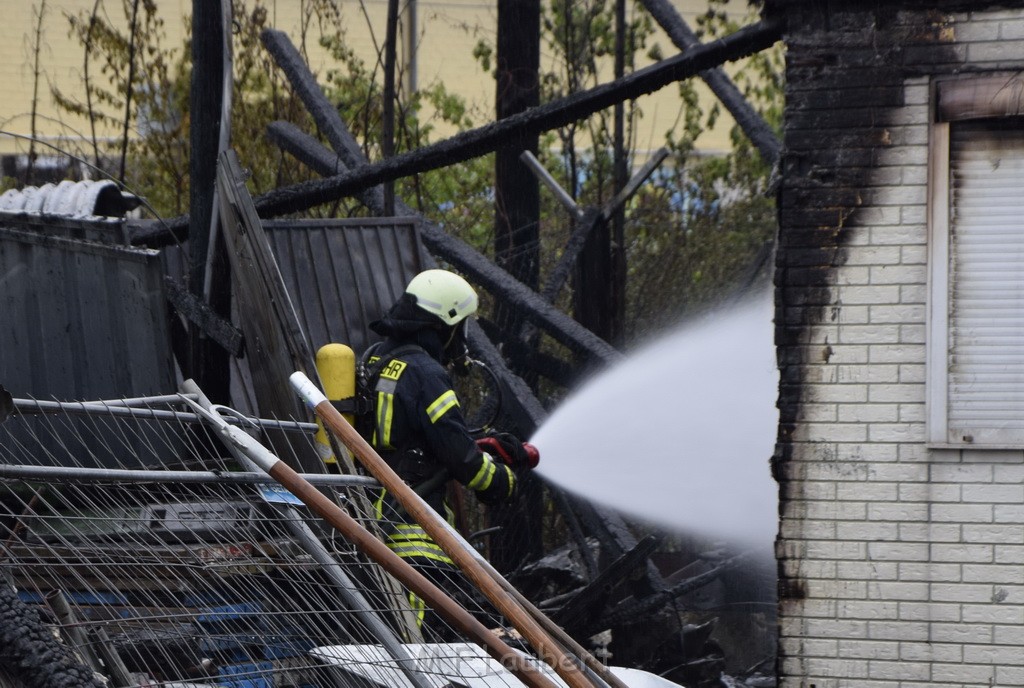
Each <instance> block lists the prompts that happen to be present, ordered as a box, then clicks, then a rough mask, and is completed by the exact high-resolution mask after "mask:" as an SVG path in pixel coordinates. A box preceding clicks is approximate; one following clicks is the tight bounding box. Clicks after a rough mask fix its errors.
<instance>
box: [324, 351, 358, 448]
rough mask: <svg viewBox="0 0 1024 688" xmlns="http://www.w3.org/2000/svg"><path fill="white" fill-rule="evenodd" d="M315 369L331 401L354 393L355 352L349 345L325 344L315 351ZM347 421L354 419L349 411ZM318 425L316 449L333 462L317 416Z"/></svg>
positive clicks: (348, 396)
mask: <svg viewBox="0 0 1024 688" xmlns="http://www.w3.org/2000/svg"><path fill="white" fill-rule="evenodd" d="M316 369H317V372H318V373H319V374H320V382H321V383H322V384H323V386H324V394H325V395H326V396H327V398H328V399H330V400H331V401H338V400H340V399H349V398H351V397H352V396H354V395H355V393H356V354H355V352H354V351H352V348H351V347H348V346H345V345H344V344H336V343H332V344H325V345H324V346H322V347H320V350H319V351H317V352H316ZM344 416H345V420H347V421H348V422H349V423H352V422H353V421H354V418H353V417H352V414H351V413H346V414H344ZM316 423H317V425H319V426H320V428H319V430H317V433H316V441H317V450H318V451H319V453H320V457H321V458H322V459H323V461H324V463H329V464H334V463H337V462H338V460H337V458H335V456H334V452H333V450H332V449H331V442H330V440H329V439H328V438H327V432H326V431H325V430H324V426H323V423H321V422H320V419H319V418H317V421H316Z"/></svg>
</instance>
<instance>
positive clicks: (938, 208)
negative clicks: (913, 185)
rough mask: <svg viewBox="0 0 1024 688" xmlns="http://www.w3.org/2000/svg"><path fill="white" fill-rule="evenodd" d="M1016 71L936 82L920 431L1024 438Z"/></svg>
mask: <svg viewBox="0 0 1024 688" xmlns="http://www.w3.org/2000/svg"><path fill="white" fill-rule="evenodd" d="M1021 86H1022V82H1021V79H1020V76H1019V75H999V76H989V77H981V78H978V77H975V78H971V79H958V80H954V81H948V82H942V83H939V84H938V85H937V90H936V94H937V103H938V107H937V109H936V112H937V119H938V121H937V122H936V123H935V124H934V125H933V126H932V138H931V144H930V145H931V153H930V174H931V179H930V195H931V199H930V218H929V220H930V222H929V230H930V238H929V261H930V275H929V277H930V288H929V330H928V340H927V341H928V378H927V385H928V403H929V409H928V438H929V441H930V442H931V444H933V445H936V446H960V447H971V446H973V447H985V448H1014V449H1018V448H1024V118H1022V117H1021V112H1022V108H1021V93H1022V92H1024V90H1022V88H1021Z"/></svg>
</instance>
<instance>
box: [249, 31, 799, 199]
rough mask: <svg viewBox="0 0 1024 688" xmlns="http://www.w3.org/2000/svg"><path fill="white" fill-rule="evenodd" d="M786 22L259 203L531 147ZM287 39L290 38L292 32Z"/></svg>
mask: <svg viewBox="0 0 1024 688" xmlns="http://www.w3.org/2000/svg"><path fill="white" fill-rule="evenodd" d="M782 28H783V23H782V20H781V19H779V18H771V19H765V20H762V21H760V22H758V23H756V24H752V25H750V26H747V27H744V28H742V29H740V30H739V31H737V32H735V33H733V34H731V35H729V36H726V37H724V38H720V39H717V40H715V41H713V42H711V43H706V44H701V45H698V46H695V47H694V48H692V49H690V50H687V51H686V52H684V53H682V54H680V55H677V56H675V57H671V58H669V59H667V60H663V61H661V62H658V63H657V64H653V65H651V66H649V67H646V68H644V69H641V70H638V71H636V72H633V73H632V74H629V75H627V76H624V77H622V78H621V79H617V80H615V81H612V82H609V83H607V84H602V85H600V86H596V87H594V88H592V89H589V90H586V91H580V92H579V93H574V94H572V95H569V96H566V97H565V98H561V99H559V100H556V101H553V102H550V103H546V104H544V105H540V106H538V107H535V108H530V109H529V110H526V111H525V112H522V113H519V114H517V115H511V116H509V117H506V118H505V119H502V120H498V121H496V122H491V123H490V124H487V125H484V126H482V127H479V128H477V129H472V130H470V131H465V132H462V133H460V134H456V135H455V136H452V137H451V138H449V139H446V140H444V141H441V142H438V143H435V144H432V145H429V146H424V147H423V148H419V149H417V150H415V151H411V152H408V153H403V154H402V155H396V156H395V157H393V158H389V159H388V160H382V161H380V162H377V163H371V164H367V165H363V166H361V167H360V168H358V169H356V168H353V169H351V170H350V171H348V172H345V173H343V174H339V175H335V176H333V177H330V178H327V179H323V180H315V181H309V182H303V183H300V184H293V185H291V186H287V187H282V188H279V189H275V190H273V191H269V192H267V193H265V194H263V195H262V196H260V197H259V198H258V199H256V200H255V203H256V208H257V210H258V211H259V213H260V215H262V216H265V217H267V216H275V215H282V214H287V213H296V212H301V211H303V210H307V209H309V208H312V207H314V206H317V205H320V204H323V203H330V202H333V201H335V200H337V199H338V198H341V197H343V196H346V195H353V194H355V193H357V192H359V191H361V190H363V189H365V188H367V187H369V186H374V185H377V184H381V183H383V182H386V181H389V180H392V179H398V178H400V177H405V176H409V175H411V174H417V173H419V172H427V171H429V170H432V169H437V168H438V167H445V166H448V165H453V164H455V163H458V162H463V161H465V160H469V159H471V158H475V157H478V156H480V155H484V154H485V153H490V152H492V151H494V150H495V149H497V148H498V147H499V146H514V145H516V144H517V143H518V144H521V146H520V147H522V148H525V147H526V145H525V143H526V141H527V139H528V138H529V137H530V136H533V135H537V134H540V133H543V132H545V131H548V130H550V129H555V128H558V127H561V126H565V125H566V124H570V123H572V122H575V121H577V120H580V119H584V118H586V117H588V116H590V115H592V114H594V113H595V112H598V111H600V110H604V109H605V108H608V107H611V106H612V105H614V104H615V103H617V102H619V101H621V100H628V99H631V98H638V97H639V96H642V95H645V94H647V93H652V92H654V91H657V90H658V89H660V88H663V87H665V86H667V85H669V84H671V83H675V82H677V81H680V80H682V79H687V78H689V77H692V76H694V75H696V74H698V73H700V72H702V71H704V70H707V69H710V68H712V67H716V66H718V65H720V64H722V63H724V62H729V61H731V60H737V59H740V58H742V57H746V56H748V55H751V54H753V53H756V52H760V51H761V50H764V49H766V48H768V47H770V46H771V45H772V44H774V43H775V42H776V41H778V40H779V39H780V38H781V37H782ZM273 34H280V32H276V31H272V30H268V31H266V32H264V34H263V37H264V43H265V44H266V45H267V47H268V50H270V51H271V53H273V52H274V48H273V47H272V45H273V44H274V41H273V40H271V38H272V36H273ZM280 35H281V36H284V35H283V34H280ZM268 36H269V37H271V38H268ZM284 38H285V40H287V37H286V36H284ZM289 45H290V42H289ZM293 49H294V48H293ZM275 57H276V55H275Z"/></svg>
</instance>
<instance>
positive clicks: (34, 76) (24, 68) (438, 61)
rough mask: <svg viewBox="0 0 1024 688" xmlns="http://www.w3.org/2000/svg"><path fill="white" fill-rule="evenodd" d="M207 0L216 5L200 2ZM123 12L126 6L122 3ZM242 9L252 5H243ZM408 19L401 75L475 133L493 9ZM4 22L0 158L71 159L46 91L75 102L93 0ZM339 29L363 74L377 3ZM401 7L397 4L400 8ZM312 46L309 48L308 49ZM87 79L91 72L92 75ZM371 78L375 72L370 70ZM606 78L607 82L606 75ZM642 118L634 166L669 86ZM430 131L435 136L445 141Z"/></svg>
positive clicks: (711, 148) (487, 99)
mask: <svg viewBox="0 0 1024 688" xmlns="http://www.w3.org/2000/svg"><path fill="white" fill-rule="evenodd" d="M206 1H209V2H216V1H217V0H206ZM673 1H674V4H675V6H676V8H677V10H678V11H679V12H680V14H681V15H682V16H683V17H684V18H685V19H686V20H687V22H688V23H689V24H690V26H691V27H695V26H696V23H695V19H696V17H697V15H698V14H700V13H702V12H703V11H705V10H706V9H707V0H673ZM156 3H157V6H158V8H159V12H160V16H161V17H162V18H163V20H164V30H165V31H166V39H165V42H164V45H166V46H168V47H175V48H177V49H178V50H179V52H180V51H181V50H183V49H184V48H183V45H184V37H185V36H186V33H187V22H188V21H189V20H188V17H189V15H190V14H191V10H192V0H156ZM127 4H128V5H130V4H131V3H130V2H128V3H127ZM246 4H247V5H250V6H251V5H252V4H253V2H251V0H250V2H247V3H246ZM261 4H263V5H264V6H265V7H266V8H267V11H268V15H269V23H270V24H271V25H272V26H273V27H274V28H277V29H280V30H282V31H284V32H285V33H287V34H289V35H290V36H291V37H292V39H293V40H294V41H295V42H296V43H298V42H299V40H300V36H301V35H302V23H303V20H302V17H303V12H304V10H305V8H306V7H307V6H308V3H307V2H304V1H303V0H264V1H263V2H262V3H261ZM413 4H414V6H415V11H414V12H413V14H412V18H413V21H414V22H415V31H412V32H409V31H408V30H407V27H408V26H409V25H410V24H409V17H408V16H405V17H403V19H404V20H405V24H404V25H403V29H404V30H405V33H406V34H407V35H413V36H415V49H414V52H413V54H414V55H415V59H414V62H413V63H412V67H411V68H410V67H409V66H408V65H409V63H408V62H407V59H408V54H409V52H410V47H409V46H405V50H404V51H403V55H402V57H401V59H402V60H403V64H405V65H406V68H405V69H404V71H405V73H406V75H407V76H410V75H414V82H415V84H416V85H417V86H419V87H429V86H430V85H432V84H435V83H437V82H440V83H443V84H444V85H445V87H446V89H447V90H448V91H449V92H452V93H455V94H458V95H460V96H461V97H462V98H464V99H465V101H466V103H467V105H468V107H469V115H470V118H471V119H472V121H473V122H474V124H475V125H477V126H479V125H481V124H484V123H486V122H488V121H490V120H491V119H493V112H494V105H493V104H494V80H493V76H492V75H491V74H488V73H487V72H485V71H484V70H483V68H482V67H481V66H480V64H479V62H478V61H477V60H476V59H475V58H474V56H473V49H474V47H475V46H476V45H477V43H478V41H480V40H481V39H483V40H485V41H487V42H489V43H490V44H491V45H493V44H494V36H495V30H496V24H497V9H496V4H497V3H496V1H495V0H490V1H485V0H415V2H414V3H413ZM4 5H6V7H5V9H6V10H7V12H6V17H5V21H4V22H0V55H2V59H0V82H2V83H3V84H4V97H3V99H2V100H0V132H2V133H0V155H3V156H11V155H17V154H24V153H25V152H27V150H28V138H29V137H35V138H36V139H37V140H38V141H42V142H44V144H49V146H53V147H55V148H57V149H61V150H69V151H74V150H77V149H79V148H80V147H79V146H78V145H77V144H76V140H79V141H80V140H81V139H82V137H84V136H86V134H87V127H88V125H87V123H86V122H85V120H84V119H83V118H76V117H74V116H70V115H68V114H66V113H61V112H59V111H58V109H57V108H56V106H55V105H54V100H53V97H52V95H51V92H52V90H53V89H58V90H60V91H61V92H63V93H66V94H69V95H71V96H73V97H79V98H82V96H83V94H84V90H83V86H82V84H83V52H84V51H83V47H82V46H81V44H80V43H79V42H78V40H77V39H76V38H74V37H70V36H69V20H68V17H69V16H76V15H82V14H83V13H88V12H90V11H92V9H93V7H94V6H95V5H96V0H47V1H45V2H44V1H43V0H18V1H17V2H15V1H14V0H4ZM338 5H339V7H340V10H341V16H342V19H343V22H344V25H345V27H346V38H347V41H348V42H349V44H350V46H351V48H352V49H353V50H354V51H355V53H356V54H357V55H358V56H360V57H362V59H363V60H364V61H366V63H367V64H368V65H370V66H372V65H373V64H374V63H375V61H376V56H377V52H378V48H379V46H380V45H381V44H382V43H383V42H384V34H385V17H386V10H387V0H340V1H339V3H338ZM404 5H406V3H403V6H404ZM100 7H101V8H103V9H104V11H105V12H106V13H107V15H108V16H110V17H111V18H112V20H115V21H117V20H123V16H124V13H123V9H122V2H121V0H101V2H100ZM731 7H732V11H734V12H735V13H736V16H738V17H740V16H742V14H743V12H744V11H745V7H746V3H745V2H743V0H735V1H734V2H733V3H732V5H731ZM652 40H653V41H656V42H657V43H658V44H659V45H660V46H661V49H662V53H663V54H664V55H672V54H674V53H675V52H676V48H675V47H674V46H673V45H672V43H671V41H670V40H669V39H668V37H667V36H665V35H664V34H663V33H662V32H661V31H660V29H658V30H657V33H656V35H655V37H654V38H653V39H652ZM311 42H313V41H309V42H308V43H311ZM310 54H311V58H310V60H311V65H310V66H311V68H312V69H313V70H314V71H316V72H318V73H323V72H325V71H326V70H327V69H328V68H329V67H330V64H329V58H328V57H327V56H326V55H325V54H324V52H323V51H322V50H317V49H316V47H315V46H313V48H312V49H311V50H310ZM541 59H542V61H547V62H548V63H549V64H550V63H551V62H552V60H553V57H552V56H551V54H550V49H549V48H548V47H547V46H542V57H541ZM93 69H94V71H95V69H96V68H95V67H94V68H93ZM378 74H379V71H378ZM607 78H608V79H610V78H611V75H610V74H609V75H608V76H607ZM699 88H700V89H701V93H702V95H703V97H704V98H705V99H706V100H707V102H710V99H711V98H713V96H711V95H710V92H709V91H707V89H706V88H704V86H703V84H700V85H699ZM638 106H639V107H640V109H641V111H642V112H643V116H642V118H641V119H640V121H639V123H638V128H637V132H636V135H635V141H634V144H635V149H636V150H637V151H638V152H639V162H643V159H644V158H645V157H646V156H645V155H644V154H643V152H644V151H649V150H653V149H656V148H658V147H659V146H661V145H662V143H663V142H664V135H665V132H666V131H668V130H670V129H672V128H673V127H674V126H676V123H677V120H678V118H679V112H680V108H681V106H682V104H681V102H680V98H679V94H678V90H677V89H676V88H675V87H668V88H665V89H662V90H661V91H659V92H657V93H655V94H651V95H649V96H645V97H643V98H641V99H640V100H639V101H638ZM731 124H732V121H731V119H729V117H728V116H727V114H726V115H725V116H723V117H722V118H720V120H719V122H718V123H717V125H716V126H715V128H714V129H712V130H709V131H707V132H705V133H704V134H703V135H702V137H701V139H700V140H699V141H698V145H699V148H700V149H701V150H702V151H705V152H708V153H717V152H723V151H725V150H727V148H728V146H729V139H728V133H729V128H730V127H731ZM100 133H101V139H102V138H104V137H105V138H106V140H107V141H114V140H116V137H117V136H118V135H119V132H112V131H107V132H100ZM451 133H452V131H451V130H445V129H444V128H439V129H438V131H437V134H436V135H435V140H436V139H437V138H438V137H441V136H446V135H449V134H451ZM44 144H38V145H37V152H38V153H39V154H41V155H45V154H47V151H48V150H50V151H51V152H52V149H48V148H47V146H46V145H44Z"/></svg>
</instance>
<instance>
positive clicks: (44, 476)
mask: <svg viewBox="0 0 1024 688" xmlns="http://www.w3.org/2000/svg"><path fill="white" fill-rule="evenodd" d="M301 475H302V479H303V480H305V481H306V482H308V483H311V484H313V485H335V486H345V487H369V488H374V487H379V486H380V483H379V482H377V479H376V478H372V477H370V476H366V475H336V474H331V475H327V474H323V473H302V474H301ZM0 480H39V481H45V482H78V483H106V482H111V481H114V482H124V483H174V484H196V483H224V484H252V485H259V484H263V485H269V484H272V483H273V482H274V480H273V479H272V478H269V477H268V476H267V474H266V473H263V472H262V471H261V472H259V473H249V472H245V473H241V472H240V473H221V472H218V471H158V470H146V469H134V470H131V469H129V470H124V469H116V468H75V467H67V466H15V465H11V464H2V463H0Z"/></svg>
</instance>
